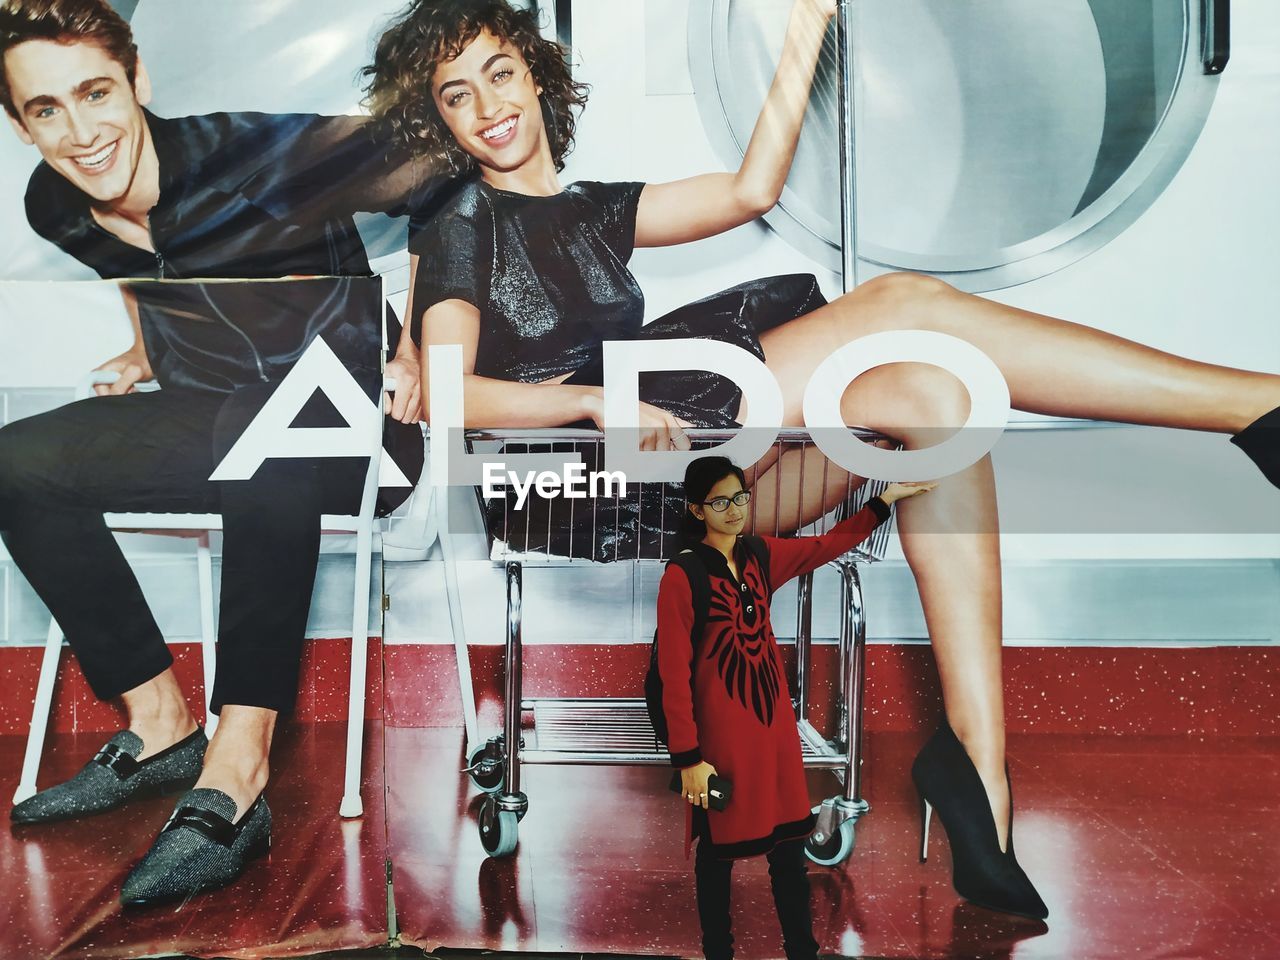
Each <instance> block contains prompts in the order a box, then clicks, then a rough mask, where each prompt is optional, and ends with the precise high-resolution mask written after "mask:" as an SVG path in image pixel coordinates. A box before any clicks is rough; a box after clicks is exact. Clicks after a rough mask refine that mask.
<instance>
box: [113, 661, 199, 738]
mask: <svg viewBox="0 0 1280 960" xmlns="http://www.w3.org/2000/svg"><path fill="white" fill-rule="evenodd" d="M121 700H123V701H124V707H125V710H126V712H127V713H128V715H129V729H130V730H132V731H133V732H134V733H136V734H137V735H138V736H139V737H141V738H142V753H141V754H139V756H138V759H139V760H145V759H147V757H150V756H152V755H153V754H157V753H159V752H160V751H161V750H164V749H165V748H167V747H171V746H173V745H174V744H175V743H177V742H178V741H179V740H181V739H183V738H184V737H188V736H190V735H191V734H193V733H195V730H196V719H195V717H194V716H192V715H191V709H190V708H189V707H188V706H187V700H186V697H184V696H183V695H182V688H181V687H179V686H178V681H177V678H175V677H174V675H173V670H172V669H168V670H165V671H164V673H161V674H158V675H157V676H155V677H152V678H151V679H150V680H148V681H147V682H146V683H143V684H140V685H139V686H136V687H134V688H133V689H132V690H129V691H127V692H126V693H124V694H123V695H122V697H121Z"/></svg>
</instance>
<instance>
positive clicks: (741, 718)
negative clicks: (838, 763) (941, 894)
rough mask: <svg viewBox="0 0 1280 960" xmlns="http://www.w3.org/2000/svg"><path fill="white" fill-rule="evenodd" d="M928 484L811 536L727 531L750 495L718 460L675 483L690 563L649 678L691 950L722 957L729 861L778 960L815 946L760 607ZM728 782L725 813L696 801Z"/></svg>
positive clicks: (786, 740)
mask: <svg viewBox="0 0 1280 960" xmlns="http://www.w3.org/2000/svg"><path fill="white" fill-rule="evenodd" d="M934 486H935V484H933V483H924V484H912V485H905V484H897V483H895V484H892V485H890V486H889V487H888V488H887V489H886V490H885V491H884V493H882V494H880V496H878V497H872V498H871V500H870V501H869V503H868V504H867V506H866V507H864V508H863V509H862V510H860V511H858V512H857V513H855V514H854V515H853V516H851V517H849V518H848V519H846V520H843V521H841V522H840V523H838V524H836V526H834V527H833V528H832V529H831V531H830V532H829V533H826V534H824V535H822V536H818V537H795V538H780V537H760V538H758V539H755V541H754V543H751V542H747V541H745V540H744V539H743V538H742V537H741V536H740V534H741V533H742V532H743V528H744V525H745V524H746V521H747V514H748V512H747V509H746V508H747V505H748V504H749V503H750V502H751V492H750V491H749V490H748V489H747V486H746V478H745V476H744V475H743V472H742V471H741V470H740V469H739V468H738V467H736V466H735V465H734V464H733V462H732V461H730V460H728V459H726V458H724V457H702V458H700V459H698V460H695V461H694V462H693V463H691V464H690V465H689V468H688V470H687V471H686V472H685V480H684V490H685V497H686V499H687V501H688V513H687V514H686V515H685V518H684V519H685V527H684V531H683V532H684V535H685V542H686V545H687V549H688V550H690V551H691V552H692V553H693V555H694V557H693V558H691V559H692V560H693V562H692V563H686V564H681V563H674V562H673V563H671V564H669V565H668V566H667V570H666V573H665V574H664V575H663V577H662V582H661V584H660V586H659V587H658V635H657V644H658V669H659V672H660V674H661V677H662V708H663V714H664V715H665V717H666V720H667V730H668V737H667V744H668V748H669V750H670V751H671V763H672V766H675V767H677V768H679V769H680V779H681V796H682V797H683V798H684V799H685V800H686V801H688V803H689V804H690V805H691V810H692V823H691V826H690V832H691V833H692V834H693V835H695V836H697V838H698V852H697V859H696V860H695V867H694V876H695V878H696V884H697V898H698V919H699V921H700V922H701V924H702V949H703V953H704V954H705V955H706V956H707V958H708V960H727V958H730V957H732V956H733V936H732V934H731V933H730V917H729V880H730V875H731V871H732V869H733V861H734V860H737V859H741V858H743V857H753V856H760V855H761V854H764V855H765V856H766V857H768V859H769V878H770V881H771V885H772V887H773V899H774V904H775V906H776V907H777V910H778V920H779V922H780V923H781V925H782V936H783V944H784V947H785V950H786V955H787V960H812V958H814V957H816V956H817V951H818V944H817V941H816V940H814V937H813V929H812V922H811V919H810V913H809V878H808V873H807V868H806V865H805V856H804V841H805V838H806V837H808V836H809V833H810V832H811V831H812V830H813V815H812V813H811V812H810V803H809V791H808V788H807V786H806V784H805V776H804V764H803V762H802V760H801V754H800V737H799V734H798V733H797V731H796V715H795V710H794V709H793V708H792V705H791V695H790V693H789V692H788V689H787V683H786V680H785V679H784V678H785V676H786V674H785V671H784V668H783V664H782V656H781V653H780V651H779V649H778V644H777V641H776V640H775V639H774V636H773V627H772V626H771V624H770V621H769V600H770V597H771V594H772V592H773V590H775V589H776V588H777V587H780V586H781V585H782V584H783V583H785V582H786V581H788V580H790V579H791V578H792V577H798V576H800V575H801V574H805V573H808V572H809V571H811V570H816V569H817V568H818V567H820V566H822V565H823V564H824V563H827V562H828V561H830V560H834V559H835V558H836V557H839V556H841V555H842V554H845V553H847V552H848V551H850V550H852V549H853V548H854V547H855V546H857V545H858V544H859V543H861V542H862V541H863V540H865V539H866V538H867V537H868V536H870V535H871V532H872V531H873V530H875V528H876V527H877V526H879V525H880V524H881V523H883V522H884V521H885V520H887V519H888V517H889V506H890V504H892V503H893V502H894V501H895V500H900V499H903V498H905V497H912V496H916V495H918V494H922V493H924V492H925V491H927V490H930V489H932V488H933V487H934ZM702 571H705V576H706V577H707V579H708V581H709V587H710V590H709V594H710V603H709V605H708V609H707V611H706V616H705V622H704V624H703V627H702V631H701V636H699V637H694V636H692V634H693V631H694V629H695V612H694V609H693V605H694V600H693V588H692V586H691V583H690V580H691V578H692V577H697V576H700V575H701V573H702ZM713 776H718V777H721V778H724V779H726V780H728V781H729V782H730V783H732V784H733V792H732V796H731V798H730V800H729V802H728V804H727V805H726V806H725V808H724V810H712V809H710V804H709V803H708V797H709V794H710V792H711V786H710V785H709V783H708V780H709V778H711V777H713Z"/></svg>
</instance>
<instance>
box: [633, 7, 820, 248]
mask: <svg viewBox="0 0 1280 960" xmlns="http://www.w3.org/2000/svg"><path fill="white" fill-rule="evenodd" d="M835 10H836V0H796V2H795V5H794V6H793V7H792V9H791V19H790V22H789V23H788V25H787V36H786V39H785V41H784V42H783V46H782V56H781V57H780V58H779V60H778V69H777V71H776V72H775V73H774V75H773V85H772V86H771V87H770V88H769V94H768V96H767V97H766V98H765V101H764V106H763V107H762V108H761V110H760V116H759V118H758V119H757V120H756V125H755V130H754V131H753V132H752V134H751V142H750V143H749V144H748V145H747V151H746V154H745V155H744V156H743V158H742V165H741V166H740V167H739V168H738V172H737V173H709V174H704V175H702V176H697V177H689V178H688V179H685V180H675V181H673V182H671V183H652V184H649V185H648V186H646V187H645V188H644V192H643V193H642V194H641V195H640V204H639V207H638V209H637V211H636V246H637V247H662V246H670V245H671V244H676V243H687V242H689V241H691V240H701V239H703V238H705V237H712V236H715V235H716V234H718V233H723V232H724V231H726V230H730V229H732V228H734V227H737V226H741V225H742V224H744V223H748V222H750V221H751V220H754V219H755V218H756V217H759V216H761V215H762V214H764V213H767V212H768V211H769V210H770V209H772V208H773V205H774V204H776V203H777V202H778V198H779V197H781V196H782V187H783V185H784V184H785V183H786V182H787V174H788V173H789V172H790V170H791V161H792V159H793V158H794V157H795V153H796V144H798V143H799V142H800V128H801V127H802V126H803V125H804V114H805V109H806V108H807V106H808V104H809V91H810V89H811V88H812V86H813V76H814V72H815V71H816V70H817V67H818V57H819V54H821V52H822V40H823V37H825V36H826V32H827V24H828V22H829V21H830V20H831V17H832V15H834V13H835Z"/></svg>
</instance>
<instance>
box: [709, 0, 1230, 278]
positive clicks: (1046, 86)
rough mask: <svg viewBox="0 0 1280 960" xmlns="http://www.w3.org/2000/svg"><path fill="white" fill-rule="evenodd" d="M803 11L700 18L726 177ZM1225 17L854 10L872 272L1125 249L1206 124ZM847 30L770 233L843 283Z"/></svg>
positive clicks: (976, 272) (894, 2) (862, 211)
mask: <svg viewBox="0 0 1280 960" xmlns="http://www.w3.org/2000/svg"><path fill="white" fill-rule="evenodd" d="M791 6H792V3H791V0H694V2H693V3H692V5H691V7H690V14H689V15H690V20H689V63H690V65H691V69H692V71H693V77H694V85H695V90H696V94H697V102H698V108H699V111H700V114H701V116H702V121H703V124H704V126H705V128H706V130H707V133H708V135H709V137H710V138H711V141H712V143H713V144H714V145H715V147H716V149H717V151H718V152H719V153H720V154H721V156H722V157H723V159H724V160H725V162H726V163H728V164H732V165H734V166H736V165H737V164H738V162H740V160H741V158H742V154H743V150H744V149H745V146H746V144H747V142H748V141H749V139H750V136H751V132H752V129H753V127H754V124H755V120H756V117H757V115H758V114H759V111H760V107H761V105H762V103H763V102H764V98H765V95H766V93H767V92H768V88H769V84H770V81H771V79H772V76H773V71H774V67H775V65H776V63H777V59H778V55H779V52H780V50H781V45H782V38H783V35H784V33H785V29H786V23H787V18H788V16H789V14H790V9H791ZM1216 6H1218V7H1221V6H1222V4H1220V3H1219V4H1216ZM1214 8H1215V2H1214V0H981V2H976V3H952V2H948V0H856V2H854V3H853V4H852V11H853V16H852V24H853V28H852V33H851V36H852V49H853V55H854V64H855V72H856V76H857V81H856V89H855V100H854V103H855V116H856V119H855V127H854V133H855V143H856V151H857V166H856V183H857V209H858V215H857V254H858V259H859V260H860V261H861V265H865V267H866V268H867V269H866V270H865V273H873V272H878V271H882V270H885V269H893V270H913V271H918V272H922V273H931V274H935V275H937V276H941V277H944V278H945V279H947V280H948V281H950V282H951V283H953V284H954V285H956V286H958V287H960V288H962V289H966V290H971V291H981V290H993V289H997V288H999V287H1005V286H1011V285H1013V284H1017V283H1023V282H1026V281H1028V280H1032V279H1035V278H1036V277H1040V276H1043V275H1045V274H1047V273H1052V272H1053V271H1055V270H1058V269H1060V268H1062V267H1064V266H1066V265H1067V264H1069V263H1071V262H1073V261H1075V260H1077V259H1079V258H1081V257H1083V256H1085V255H1087V254H1089V253H1091V252H1092V251H1094V250H1096V249H1098V248H1099V247H1101V246H1102V245H1104V244H1105V243H1107V242H1108V241H1109V240H1111V239H1112V238H1114V237H1115V236H1116V235H1117V234H1118V233H1119V232H1120V231H1121V230H1123V229H1124V228H1125V227H1127V226H1128V225H1129V224H1131V223H1132V222H1133V221H1134V220H1135V219H1136V218H1137V217H1138V216H1139V215H1140V214H1141V213H1142V212H1143V211H1144V210H1145V209H1146V208H1147V207H1148V206H1149V205H1150V204H1151V203H1152V202H1153V201H1154V199H1155V198H1156V197H1157V196H1159V194H1160V192H1161V191H1162V190H1163V189H1164V188H1165V187H1166V186H1167V185H1168V183H1169V181H1170V180H1171V179H1172V178H1173V175H1174V174H1175V173H1176V172H1177V170H1178V168H1179V167H1180V166H1181V165H1182V163H1183V161H1184V160H1185V159H1186V157H1187V155H1188V153H1189V152H1190V150H1191V147H1192V145H1193V144H1194V143H1195V140H1196V138H1197V137H1198V136H1199V134H1200V131H1201V129H1202V128H1203V126H1204V121H1205V118H1206V116H1207V115H1208V112H1209V109H1210V106H1211V105H1212V102H1213V96H1214V91H1215V89H1216V80H1217V78H1216V76H1214V75H1213V73H1214V72H1216V71H1217V70H1219V69H1221V62H1222V60H1223V56H1222V54H1223V52H1224V51H1223V49H1222V47H1223V45H1224V40H1221V39H1219V37H1223V36H1224V34H1223V33H1222V30H1223V29H1224V28H1225V16H1224V14H1225V11H1224V10H1222V11H1220V14H1219V19H1220V20H1221V21H1222V22H1221V23H1219V24H1217V25H1216V26H1215V23H1214ZM835 35H836V30H835V24H834V23H833V24H832V26H831V28H830V30H829V32H828V36H827V42H826V45H825V46H824V49H823V53H822V62H821V64H820V66H819V75H818V79H817V81H816V83H815V87H814V91H813V95H812V97H811V99H810V104H809V115H808V117H807V118H806V122H805V128H804V132H803V135H802V137H801V142H800V146H799V149H798V150H797V153H796V160H795V165H794V167H793V169H792V172H791V176H790V179H789V180H788V182H787V187H786V190H785V192H784V196H783V199H782V202H781V203H780V204H779V206H778V207H777V208H775V209H774V210H773V211H772V212H771V213H770V214H769V215H768V216H767V217H766V220H767V221H768V223H769V224H770V226H771V227H772V228H773V229H775V230H776V231H777V232H778V233H779V234H780V235H781V236H782V237H783V238H784V239H786V240H787V241H788V242H789V243H791V244H792V245H793V246H795V247H796V248H797V249H799V250H801V251H802V252H804V253H805V254H807V255H808V256H810V257H812V258H813V259H814V260H816V261H818V262H819V263H822V264H824V265H825V266H827V267H829V268H830V269H833V270H839V269H840V259H841V258H840V205H839V199H838V198H839V196H840V190H839V172H838V170H839V166H838V157H839V155H840V154H839V128H838V126H837V116H838V112H837V103H838V97H837V87H836V78H837V75H838V70H837V52H836V42H835ZM1206 38H1207V39H1208V42H1206ZM1215 56H1216V59H1214V57H1215ZM860 272H862V271H860Z"/></svg>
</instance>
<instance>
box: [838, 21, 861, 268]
mask: <svg viewBox="0 0 1280 960" xmlns="http://www.w3.org/2000/svg"><path fill="white" fill-rule="evenodd" d="M839 3H840V5H839V6H838V7H837V8H836V68H837V71H838V74H839V78H840V80H839V84H838V87H839V90H840V116H839V117H838V118H837V119H838V123H839V127H840V256H841V267H842V278H843V281H844V291H845V293H848V292H849V291H850V290H852V289H853V288H854V287H856V286H857V285H858V247H857V222H858V221H857V212H858V208H857V201H858V190H857V182H858V178H857V157H856V152H855V132H854V131H855V128H854V102H853V101H854V80H853V78H854V74H853V0H839Z"/></svg>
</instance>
